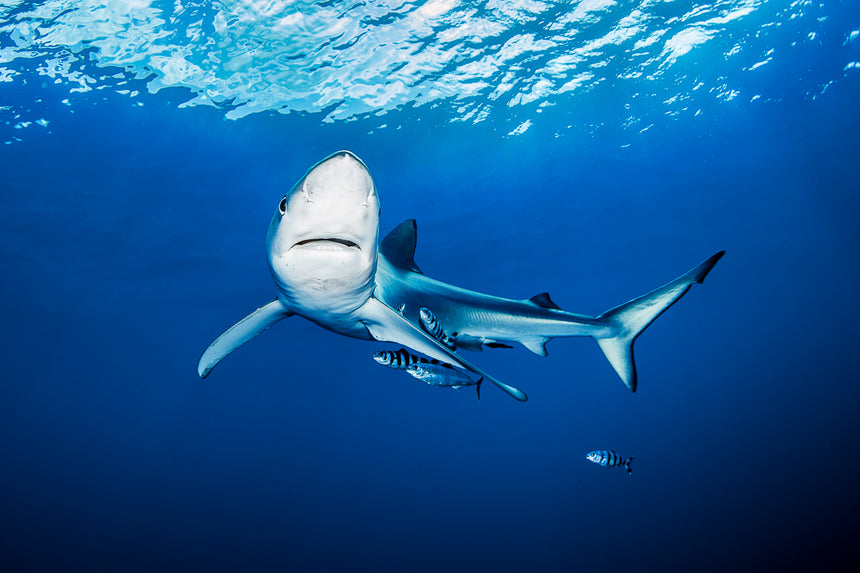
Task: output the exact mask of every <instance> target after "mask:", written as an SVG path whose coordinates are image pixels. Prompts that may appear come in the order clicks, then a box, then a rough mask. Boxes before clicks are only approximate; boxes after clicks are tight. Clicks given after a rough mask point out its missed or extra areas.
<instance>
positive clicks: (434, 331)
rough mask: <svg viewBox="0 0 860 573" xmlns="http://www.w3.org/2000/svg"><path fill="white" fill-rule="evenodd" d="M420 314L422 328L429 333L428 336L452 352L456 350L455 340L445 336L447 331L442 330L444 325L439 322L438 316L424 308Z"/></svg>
mask: <svg viewBox="0 0 860 573" xmlns="http://www.w3.org/2000/svg"><path fill="white" fill-rule="evenodd" d="M418 314H419V315H420V316H421V327H422V328H423V329H424V330H425V331H426V332H427V334H429V335H430V336H432V337H433V338H435V339H436V340H438V341H439V342H441V343H442V344H444V345H445V346H447V347H448V348H450V349H451V350H455V349H456V345H455V344H454V339H453V338H451V337H449V336H448V335H447V334H445V331H444V330H443V329H442V323H441V322H439V319H438V318H436V315H435V314H433V311H432V310H430V309H429V308H427V307H423V306H422V307H421V309H420V310H419V311H418Z"/></svg>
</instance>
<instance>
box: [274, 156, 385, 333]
mask: <svg viewBox="0 0 860 573" xmlns="http://www.w3.org/2000/svg"><path fill="white" fill-rule="evenodd" d="M379 212H380V211H379V198H378V196H377V194H376V188H375V186H374V184H373V179H372V178H371V176H370V172H369V171H368V169H367V166H365V164H364V163H363V162H362V161H361V160H360V159H359V158H358V157H356V156H355V155H354V154H352V153H350V152H349V151H338V152H337V153H334V154H332V155H330V156H328V157H326V158H325V159H323V160H322V161H320V162H319V163H317V164H316V165H314V166H313V167H311V168H310V170H309V171H308V172H307V174H305V176H304V177H302V179H300V180H299V182H298V183H296V184H295V185H294V186H293V188H292V189H290V191H289V192H288V193H287V194H286V195H284V197H283V198H282V199H281V200H280V202H279V203H278V206H277V208H276V209H275V214H274V216H273V217H272V222H271V224H270V225H269V232H268V235H267V237H266V251H267V255H268V259H269V268H270V269H271V271H272V277H273V278H274V280H275V284H276V285H277V287H278V291H279V298H280V299H281V302H282V303H284V305H285V306H286V307H287V308H290V309H292V310H294V311H295V312H297V313H299V314H302V311H308V312H310V313H313V314H314V315H315V316H320V314H321V313H322V316H323V317H324V316H325V315H326V314H330V315H335V314H343V313H348V312H350V311H352V310H355V309H356V308H358V307H360V306H361V305H362V304H363V303H364V302H365V301H366V300H367V299H368V298H369V297H370V295H371V293H372V292H373V288H374V276H375V273H376V259H377V239H378V235H379Z"/></svg>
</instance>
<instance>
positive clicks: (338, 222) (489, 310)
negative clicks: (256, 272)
mask: <svg viewBox="0 0 860 573" xmlns="http://www.w3.org/2000/svg"><path fill="white" fill-rule="evenodd" d="M380 214H381V209H380V201H379V195H378V193H377V189H376V186H375V184H374V181H373V178H372V177H371V174H370V171H369V169H368V168H367V166H366V165H365V163H364V162H363V161H362V160H361V159H359V158H358V156H356V155H355V154H354V153H352V152H350V151H345V150H344V151H338V152H336V153H333V154H332V155H329V156H328V157H326V158H324V159H322V160H321V161H319V162H318V163H316V164H315V165H313V166H312V167H311V168H310V169H309V170H308V171H307V173H306V174H305V175H304V177H302V178H301V179H299V181H298V182H297V183H296V184H295V185H293V187H292V188H291V189H290V190H289V191H288V192H287V193H286V194H285V195H284V196H283V197H282V198H281V199H280V201H279V203H278V206H277V208H276V209H275V212H274V214H273V216H272V220H271V223H270V224H269V229H268V232H267V234H266V256H267V259H268V263H269V269H270V271H271V275H272V279H273V281H274V285H275V290H276V293H277V296H276V298H275V299H274V300H272V301H270V302H269V303H267V304H265V305H263V306H261V307H259V308H258V309H257V310H255V311H254V312H252V313H251V314H249V315H248V316H246V317H245V318H243V319H242V320H240V321H239V322H237V323H236V324H234V325H233V326H232V327H230V328H229V329H228V330H226V331H225V332H224V333H223V334H221V335H220V336H219V337H218V338H217V339H216V340H215V341H214V342H212V344H210V345H209V347H208V348H207V349H206V350H205V352H204V353H203V355H202V356H201V358H200V361H199V363H198V366H197V373H198V375H199V376H200V377H201V378H205V377H206V376H207V375H208V374H209V373H210V371H211V370H212V369H213V368H214V367H215V365H217V364H218V363H219V362H220V361H221V360H222V359H224V358H225V357H226V356H228V355H229V354H230V353H232V352H233V351H234V350H236V349H237V348H239V347H240V346H242V345H243V344H245V343H246V342H248V341H249V340H251V339H253V338H254V337H256V336H257V335H259V334H260V333H262V332H263V331H265V330H266V329H268V328H269V327H271V326H272V325H274V324H275V323H277V322H280V321H281V320H284V319H286V318H288V317H293V316H299V317H302V318H304V319H307V320H310V321H311V322H314V323H316V324H318V325H319V326H321V327H323V328H326V329H328V330H330V331H333V332H336V333H339V334H342V335H345V336H348V337H351V338H356V339H362V340H374V341H379V342H391V343H396V344H400V345H402V346H405V347H408V348H410V349H412V350H413V351H416V352H418V353H421V354H424V355H426V356H428V357H430V358H433V359H436V360H439V361H440V362H442V363H445V364H450V365H452V366H454V367H456V368H458V369H460V370H462V371H464V372H471V373H474V374H476V375H478V376H482V377H483V378H484V379H485V380H488V381H490V382H491V383H492V384H494V385H495V386H497V387H498V388H500V389H501V390H503V391H504V392H505V393H507V394H509V395H510V396H512V397H513V398H515V399H517V400H519V401H521V402H525V401H526V400H527V399H528V398H527V396H526V394H525V393H524V392H523V391H522V390H520V389H518V388H516V387H514V386H511V385H509V384H507V383H505V382H502V381H501V380H499V379H498V378H496V377H495V376H493V375H491V374H489V373H487V372H485V371H484V370H483V369H482V368H480V367H478V366H477V365H475V364H473V363H472V362H471V361H469V360H467V359H466V358H465V357H464V356H463V355H462V354H461V353H460V352H459V350H472V351H479V350H482V349H483V348H484V347H490V348H493V347H507V346H508V345H507V344H506V343H519V344H521V345H523V346H524V347H525V348H527V349H529V350H530V351H532V352H534V353H535V354H538V355H540V356H546V355H547V350H546V344H547V343H548V342H549V341H550V340H552V339H553V338H560V337H573V336H581V337H591V338H592V339H593V340H595V341H596V342H597V345H598V346H599V348H600V349H601V350H602V351H603V354H604V355H605V356H606V358H607V359H608V361H609V363H610V365H611V366H612V368H613V369H614V370H615V372H616V373H617V374H618V377H619V378H620V379H621V381H622V382H623V383H624V384H625V385H626V386H627V388H629V389H630V390H631V391H633V392H635V391H636V388H637V374H636V366H635V363H634V360H633V343H634V342H635V341H636V338H637V337H638V336H639V335H640V334H641V333H642V331H643V330H645V328H647V327H648V325H650V324H651V323H652V322H653V321H654V320H655V319H656V318H657V317H658V316H660V315H661V314H662V313H663V312H664V311H666V309H668V308H669V307H670V306H672V304H674V303H675V302H676V301H677V300H678V299H680V298H681V297H682V296H683V295H684V294H685V293H686V292H687V291H688V290H689V289H690V287H691V286H692V285H693V284H696V283H701V282H702V281H703V280H704V279H705V276H707V274H708V273H709V272H710V270H711V269H712V268H713V267H714V265H715V264H716V263H717V261H719V260H720V258H721V257H722V256H723V254H724V253H725V251H719V252H717V253H715V254H714V255H712V256H711V257H709V258H708V259H706V260H705V261H703V262H701V263H700V264H698V265H696V266H695V267H693V268H692V269H690V270H689V271H687V272H686V273H684V274H683V275H681V276H679V277H678V278H676V279H674V280H672V281H670V282H668V283H666V284H665V285H663V286H661V287H659V288H657V289H655V290H653V291H651V292H649V293H647V294H645V295H642V296H639V297H637V298H634V299H632V300H630V301H628V302H625V303H624V304H621V305H619V306H616V307H614V308H612V309H610V310H607V311H606V312H604V313H602V314H600V315H597V316H589V315H584V314H575V313H572V312H568V311H565V310H562V309H561V308H560V307H559V306H558V305H557V304H555V303H554V302H553V301H552V299H551V298H550V296H549V294H547V293H541V294H538V295H535V296H533V297H531V298H528V299H522V300H520V299H509V298H501V297H497V296H492V295H488V294H483V293H480V292H476V291H472V290H467V289H464V288H461V287H458V286H455V285H452V284H448V283H445V282H442V281H439V280H436V279H433V278H431V277H428V276H426V275H425V274H424V273H423V272H422V271H421V269H420V268H419V267H418V265H417V264H416V263H415V248H416V244H417V237H418V233H417V224H416V222H415V220H414V219H410V220H407V221H404V222H402V223H401V224H399V225H398V226H397V227H395V228H394V229H393V230H392V231H391V232H389V233H388V234H387V235H385V237H383V238H382V240H379V221H380ZM421 309H424V310H425V311H426V310H428V309H429V310H431V311H432V313H433V314H434V315H435V317H436V319H437V320H438V321H439V323H440V324H441V325H442V326H443V327H444V329H445V332H446V333H447V337H448V339H449V340H450V341H452V342H453V344H443V341H442V340H440V339H439V338H438V337H435V336H433V335H431V334H430V333H428V332H427V331H426V330H425V329H423V328H421V322H420V321H421Z"/></svg>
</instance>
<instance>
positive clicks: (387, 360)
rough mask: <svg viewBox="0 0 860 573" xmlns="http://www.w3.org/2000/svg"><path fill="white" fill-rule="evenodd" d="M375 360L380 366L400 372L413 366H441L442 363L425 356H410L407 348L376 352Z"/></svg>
mask: <svg viewBox="0 0 860 573" xmlns="http://www.w3.org/2000/svg"><path fill="white" fill-rule="evenodd" d="M373 359H374V360H376V362H377V363H378V364H382V365H383V366H388V367H389V368H397V369H400V370H405V369H406V368H408V367H409V366H410V365H412V364H419V363H422V364H441V362H439V361H438V360H436V359H435V358H424V357H423V356H415V355H414V354H410V353H409V351H408V350H406V349H405V348H401V349H399V350H382V351H380V352H376V353H374V355H373Z"/></svg>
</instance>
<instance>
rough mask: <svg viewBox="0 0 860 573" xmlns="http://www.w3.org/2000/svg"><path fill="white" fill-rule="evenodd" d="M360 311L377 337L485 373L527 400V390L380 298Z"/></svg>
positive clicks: (371, 299) (371, 301)
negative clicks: (461, 352) (465, 355)
mask: <svg viewBox="0 0 860 573" xmlns="http://www.w3.org/2000/svg"><path fill="white" fill-rule="evenodd" d="M360 313H361V321H362V322H363V323H364V325H365V327H366V328H367V331H368V332H369V333H370V335H371V336H373V338H375V339H376V340H379V341H380V342H395V343H399V344H403V345H406V346H408V347H410V348H412V349H413V350H416V351H417V352H421V353H422V354H426V355H427V356H430V357H431V358H435V359H437V360H440V361H442V362H448V363H450V364H453V365H455V366H457V367H459V368H461V369H463V370H468V371H469V372H472V373H474V374H477V375H478V376H482V377H483V378H484V379H486V380H489V381H490V382H492V383H493V384H495V385H496V386H498V387H499V388H501V389H502V390H503V391H504V392H506V393H507V394H508V395H510V396H512V397H513V398H515V399H517V400H519V401H520V402H525V401H526V400H528V397H527V396H526V394H525V392H523V391H522V390H519V389H517V388H514V387H513V386H509V385H507V384H505V383H504V382H502V381H500V380H498V379H497V378H496V377H495V376H492V375H490V374H487V373H486V372H484V371H483V370H481V369H480V368H478V367H477V366H475V365H474V364H471V363H469V362H468V361H466V360H465V359H463V358H462V357H461V356H460V355H459V354H457V353H456V352H454V351H453V350H451V349H450V348H448V347H447V346H445V345H444V344H442V343H441V342H439V341H438V340H436V339H435V338H433V337H432V336H431V335H429V334H427V333H426V332H424V331H423V330H422V329H421V328H420V327H419V326H418V325H416V324H413V323H412V322H410V321H409V320H407V319H406V318H405V317H404V316H403V315H402V314H400V313H399V312H397V311H396V310H394V309H393V308H391V307H390V306H388V305H387V304H385V303H384V302H382V301H381V300H379V299H378V298H376V297H371V298H370V299H369V300H368V301H367V302H366V303H365V304H364V306H362V307H361V310H360Z"/></svg>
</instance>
